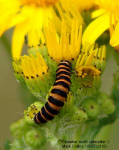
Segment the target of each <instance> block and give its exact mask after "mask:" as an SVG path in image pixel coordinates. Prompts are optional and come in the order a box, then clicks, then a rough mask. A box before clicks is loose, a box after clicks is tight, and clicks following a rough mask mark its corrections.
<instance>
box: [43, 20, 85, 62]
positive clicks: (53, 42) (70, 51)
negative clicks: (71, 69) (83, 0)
mask: <svg viewBox="0 0 119 150" xmlns="http://www.w3.org/2000/svg"><path fill="white" fill-rule="evenodd" d="M70 33H71V34H69V33H67V32H66V24H65V22H64V20H63V21H62V27H61V36H58V34H57V32H56V29H55V27H54V25H53V23H51V24H50V25H49V27H48V28H46V30H45V34H46V42H47V48H48V54H49V56H50V57H51V58H52V59H53V60H55V61H56V62H59V61H61V60H68V61H71V60H76V59H77V57H78V55H79V53H80V47H81V39H82V25H80V26H79V24H78V22H76V21H73V24H72V28H71V31H70Z"/></svg>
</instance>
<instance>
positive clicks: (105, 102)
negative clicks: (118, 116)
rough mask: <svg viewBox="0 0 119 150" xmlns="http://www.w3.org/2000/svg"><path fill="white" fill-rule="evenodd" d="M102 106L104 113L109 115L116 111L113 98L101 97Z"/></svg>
mask: <svg viewBox="0 0 119 150" xmlns="http://www.w3.org/2000/svg"><path fill="white" fill-rule="evenodd" d="M100 107H101V110H102V112H103V113H105V114H107V115H109V114H112V113H113V112H114V111H115V105H114V103H113V101H112V100H111V99H101V100H100Z"/></svg>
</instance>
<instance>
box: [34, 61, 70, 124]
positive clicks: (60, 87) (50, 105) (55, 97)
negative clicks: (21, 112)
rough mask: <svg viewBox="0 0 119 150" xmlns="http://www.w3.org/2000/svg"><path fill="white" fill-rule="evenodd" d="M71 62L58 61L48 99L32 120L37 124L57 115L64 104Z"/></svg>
mask: <svg viewBox="0 0 119 150" xmlns="http://www.w3.org/2000/svg"><path fill="white" fill-rule="evenodd" d="M70 78H71V63H70V62H69V61H60V63H59V65H58V68H57V70H56V80H55V83H54V85H53V88H52V90H51V93H50V95H49V97H48V101H47V102H46V103H45V105H44V106H43V107H42V108H41V110H40V111H39V112H38V113H37V114H35V116H34V122H35V123H37V124H42V123H46V122H47V121H49V120H52V119H53V118H54V116H55V115H57V114H58V113H59V111H60V109H61V108H62V107H63V105H64V101H65V100H66V98H67V94H68V92H69V90H70V85H71V79H70Z"/></svg>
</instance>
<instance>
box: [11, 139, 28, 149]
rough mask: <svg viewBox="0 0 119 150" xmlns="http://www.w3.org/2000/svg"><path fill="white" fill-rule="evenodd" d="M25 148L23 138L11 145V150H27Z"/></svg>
mask: <svg viewBox="0 0 119 150" xmlns="http://www.w3.org/2000/svg"><path fill="white" fill-rule="evenodd" d="M25 146H26V145H25V143H24V142H23V140H22V139H21V138H19V140H17V139H15V140H14V141H13V142H12V144H11V149H10V150H26V148H25Z"/></svg>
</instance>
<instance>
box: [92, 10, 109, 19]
mask: <svg viewBox="0 0 119 150" xmlns="http://www.w3.org/2000/svg"><path fill="white" fill-rule="evenodd" d="M105 12H106V10H104V9H98V10H95V11H94V12H93V13H92V14H91V16H92V18H96V17H98V16H100V15H103V14H104V13H105Z"/></svg>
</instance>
